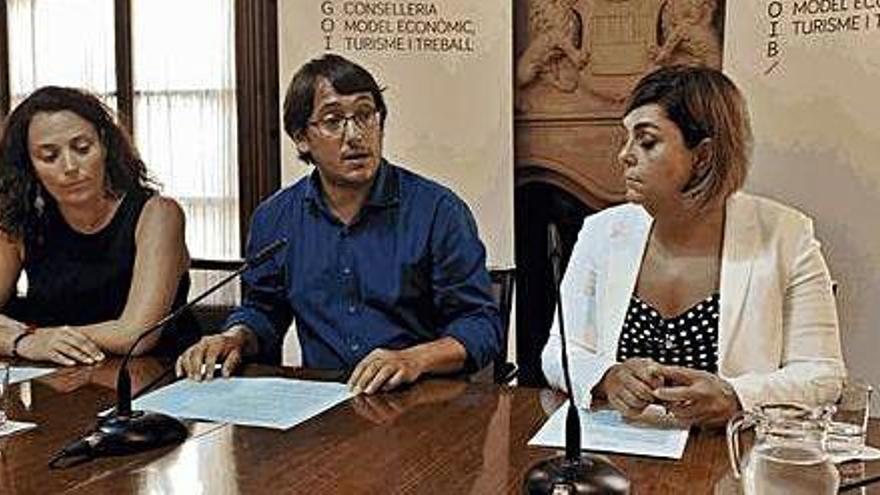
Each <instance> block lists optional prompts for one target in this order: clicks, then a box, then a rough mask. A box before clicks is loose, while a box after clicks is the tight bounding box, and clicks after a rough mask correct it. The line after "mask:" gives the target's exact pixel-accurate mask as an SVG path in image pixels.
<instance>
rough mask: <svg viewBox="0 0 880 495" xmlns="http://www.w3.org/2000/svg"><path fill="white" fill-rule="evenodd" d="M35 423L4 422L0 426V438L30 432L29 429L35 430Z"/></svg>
mask: <svg viewBox="0 0 880 495" xmlns="http://www.w3.org/2000/svg"><path fill="white" fill-rule="evenodd" d="M36 427H37V424H36V423H26V422H24V421H12V420H6V421H5V422H3V424H2V425H0V437H5V436H7V435H13V434H15V433H18V432H21V431H25V430H30V429H31V428H36Z"/></svg>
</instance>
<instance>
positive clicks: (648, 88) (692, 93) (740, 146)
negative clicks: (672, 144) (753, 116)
mask: <svg viewBox="0 0 880 495" xmlns="http://www.w3.org/2000/svg"><path fill="white" fill-rule="evenodd" d="M650 104H656V105H659V106H660V107H661V108H662V109H663V110H664V112H665V113H666V116H667V117H668V118H669V119H670V120H671V121H672V122H674V123H675V125H676V126H678V128H679V130H680V131H681V133H682V136H683V137H684V142H685V145H686V146H687V147H688V148H690V149H693V148H694V147H695V146H697V145H698V144H700V142H701V141H703V140H704V139H705V138H711V145H710V146H711V153H710V157H709V160H710V163H709V164H708V167H706V168H705V170H704V172H703V173H701V174H700V175H699V176H695V177H692V178H691V182H690V183H689V184H688V187H687V189H686V190H685V191H684V192H685V194H687V195H688V196H690V197H691V198H692V199H693V200H694V201H696V203H697V204H698V205H699V206H701V207H702V206H705V205H706V204H708V203H709V202H711V201H712V200H713V199H715V198H718V197H723V198H726V197H727V196H729V195H730V194H733V193H734V192H735V191H737V190H739V189H740V188H741V187H742V185H743V183H744V182H745V180H746V175H747V174H748V169H749V159H750V156H751V150H752V130H751V127H750V125H749V113H748V110H747V108H746V103H745V99H744V98H743V96H742V94H741V93H740V91H739V90H738V89H737V87H736V85H734V84H733V82H732V81H731V80H730V79H729V78H728V77H727V76H725V75H724V74H723V73H721V71H719V70H716V69H712V68H710V67H698V66H682V65H675V66H670V67H663V68H661V69H658V70H656V71H654V72H652V73H650V74H648V75H647V76H645V77H643V78H642V79H641V80H640V81H639V82H638V83H637V84H636V87H635V88H634V89H633V90H632V93H631V94H630V96H629V100H628V101H627V104H626V112H625V114H629V113H630V112H631V111H633V110H635V109H636V108H638V107H641V106H644V105H650Z"/></svg>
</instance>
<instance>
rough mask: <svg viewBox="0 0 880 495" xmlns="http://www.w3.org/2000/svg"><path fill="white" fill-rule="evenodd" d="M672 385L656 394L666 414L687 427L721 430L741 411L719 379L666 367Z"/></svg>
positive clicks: (660, 389)
mask: <svg viewBox="0 0 880 495" xmlns="http://www.w3.org/2000/svg"><path fill="white" fill-rule="evenodd" d="M661 373H663V376H664V377H665V379H666V382H667V383H669V384H670V386H667V387H661V388H658V389H657V390H655V391H654V396H655V397H657V398H658V399H660V400H662V401H664V402H665V403H666V404H665V405H666V410H668V411H669V412H671V413H672V414H673V415H675V417H676V418H678V419H680V420H682V421H684V422H685V423H688V424H694V425H701V426H709V427H713V426H720V425H723V424H725V423H726V422H727V420H728V419H730V417H731V416H732V415H733V414H734V413H736V412H737V411H739V410H740V409H741V406H740V403H739V399H738V398H737V396H736V392H735V391H734V390H733V387H731V386H730V384H729V383H727V382H726V381H724V380H723V379H721V378H719V377H718V376H717V375H714V374H712V373H708V372H705V371H698V370H692V369H689V368H684V367H680V366H664V367H663V368H662V371H661Z"/></svg>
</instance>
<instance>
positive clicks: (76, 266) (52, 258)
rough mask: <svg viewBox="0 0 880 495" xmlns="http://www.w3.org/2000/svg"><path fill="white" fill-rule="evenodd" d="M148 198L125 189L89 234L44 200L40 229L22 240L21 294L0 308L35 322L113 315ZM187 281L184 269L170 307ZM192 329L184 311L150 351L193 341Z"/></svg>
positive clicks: (80, 321) (125, 287)
mask: <svg viewBox="0 0 880 495" xmlns="http://www.w3.org/2000/svg"><path fill="white" fill-rule="evenodd" d="M149 198H150V196H149V195H148V193H145V192H134V191H132V192H129V193H128V194H126V195H125V196H124V197H123V199H122V203H121V204H120V205H119V207H118V209H117V210H116V213H115V214H114V216H113V219H112V220H111V221H110V223H109V224H108V225H107V226H106V227H104V228H103V229H101V230H100V231H99V232H96V233H93V234H83V233H80V232H77V231H75V230H73V229H72V228H71V227H70V226H69V225H68V224H67V222H66V221H65V220H64V218H63V217H62V216H61V214H60V212H59V211H58V210H57V207H55V206H54V205H53V206H51V207H50V206H49V205H47V207H46V212H45V215H46V222H45V224H44V225H45V227H44V228H43V229H42V232H41V233H40V234H38V235H37V236H34V237H33V238H30V239H26V240H25V260H24V270H25V272H26V273H27V278H28V292H27V296H26V297H25V298H24V299H19V298H18V297H15V296H14V297H13V298H12V299H11V300H10V302H9V304H8V305H7V307H6V308H5V309H4V311H3V312H4V313H6V314H8V315H9V316H11V317H13V318H15V319H17V320H20V321H24V322H28V323H33V324H35V325H38V326H41V327H47V326H60V325H88V324H92V323H98V322H101V321H107V320H113V319H116V318H118V317H119V316H120V315H121V314H122V311H123V309H125V303H126V301H127V300H128V292H129V287H130V286H131V280H132V274H133V271H134V260H135V255H136V245H135V230H136V228H137V223H138V219H139V218H140V215H141V212H142V211H143V208H144V205H145V204H146V202H147V200H148V199H149ZM189 285H190V280H189V274H184V276H183V277H182V278H181V280H180V283H179V284H178V287H177V294H176V296H175V299H174V304H173V307H174V308H177V307H179V306H180V305H182V304H184V303H186V298H187V294H188V292H189ZM178 329H179V331H178ZM198 334H199V329H198V327H197V323H196V322H195V319H194V318H193V317H192V315H184V317H183V318H181V319H180V320H178V322H177V324H176V325H174V326H173V328H172V327H166V328H165V329H164V330H163V331H162V337H161V338H160V341H159V345H158V347H157V348H156V350H155V351H154V352H158V353H161V354H175V353H177V352H179V351H181V350H183V349H184V348H185V347H186V346H188V345H189V344H191V343H193V342H195V340H196V339H197V337H198Z"/></svg>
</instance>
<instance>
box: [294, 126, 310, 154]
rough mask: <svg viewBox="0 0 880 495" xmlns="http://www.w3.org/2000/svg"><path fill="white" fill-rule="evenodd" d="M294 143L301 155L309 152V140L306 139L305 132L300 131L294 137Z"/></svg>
mask: <svg viewBox="0 0 880 495" xmlns="http://www.w3.org/2000/svg"><path fill="white" fill-rule="evenodd" d="M293 141H294V142H295V143H296V151H298V152H300V153H308V152H309V140H308V139H307V138H306V135H305V133H304V132H302V131H300V132H298V133H297V134H296V135H295V136H293Z"/></svg>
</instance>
